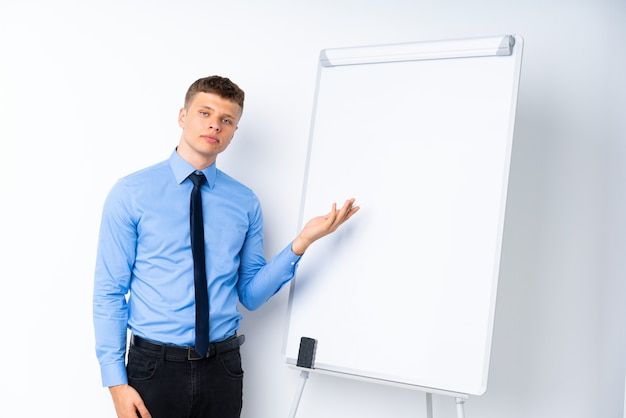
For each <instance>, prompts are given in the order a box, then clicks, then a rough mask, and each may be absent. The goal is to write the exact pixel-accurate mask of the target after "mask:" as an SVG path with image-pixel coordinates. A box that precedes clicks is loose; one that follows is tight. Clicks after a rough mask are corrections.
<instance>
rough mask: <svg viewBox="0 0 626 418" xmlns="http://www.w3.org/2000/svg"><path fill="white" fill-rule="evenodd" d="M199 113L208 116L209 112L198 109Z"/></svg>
mask: <svg viewBox="0 0 626 418" xmlns="http://www.w3.org/2000/svg"><path fill="white" fill-rule="evenodd" d="M200 115H202V116H209V112H205V111H200Z"/></svg>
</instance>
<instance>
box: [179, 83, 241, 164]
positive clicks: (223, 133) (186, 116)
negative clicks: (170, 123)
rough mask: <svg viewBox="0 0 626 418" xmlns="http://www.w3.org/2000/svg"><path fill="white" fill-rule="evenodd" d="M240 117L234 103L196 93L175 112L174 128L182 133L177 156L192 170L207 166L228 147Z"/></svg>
mask: <svg viewBox="0 0 626 418" xmlns="http://www.w3.org/2000/svg"><path fill="white" fill-rule="evenodd" d="M240 118H241V108H240V107H239V105H238V104H237V103H235V102H232V101H230V100H228V99H224V98H222V97H220V96H218V95H217V94H213V93H197V94H196V95H195V96H194V98H193V100H192V101H191V103H190V104H189V105H188V106H187V107H186V108H182V109H180V112H179V113H178V125H179V126H180V127H181V128H182V130H183V132H182V134H181V137H180V142H179V144H178V148H177V152H178V154H179V155H180V156H181V157H183V158H184V159H185V160H186V161H187V162H189V163H190V164H191V165H193V166H194V167H195V168H196V169H199V170H202V169H204V168H206V167H208V166H210V165H211V164H213V163H214V162H215V160H216V159H217V155H218V154H219V153H220V152H222V151H224V150H225V149H226V148H227V147H228V145H229V144H230V141H231V140H232V139H233V136H234V135H235V131H236V130H237V124H238V123H239V119H240Z"/></svg>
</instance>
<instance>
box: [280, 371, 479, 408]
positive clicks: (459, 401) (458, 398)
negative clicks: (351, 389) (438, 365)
mask: <svg viewBox="0 0 626 418" xmlns="http://www.w3.org/2000/svg"><path fill="white" fill-rule="evenodd" d="M289 367H290V368H295V369H296V370H300V380H299V381H298V387H297V389H296V393H295V395H294V398H293V401H292V404H291V410H290V412H289V418H296V413H297V412H298V406H299V405H300V400H301V399H302V394H303V393H304V387H305V385H306V382H307V380H308V379H309V375H310V372H313V373H317V374H325V375H330V376H339V375H341V376H340V377H344V378H345V377H348V378H351V379H355V380H360V381H364V382H370V383H377V384H386V385H390V386H396V387H402V388H405V389H411V390H419V391H425V395H426V418H434V415H433V394H436V395H442V396H447V397H450V398H454V400H455V402H456V418H465V402H466V401H467V398H468V395H466V394H461V393H454V392H448V391H442V390H438V389H431V388H422V387H419V386H413V385H406V384H402V383H398V382H384V381H377V380H376V379H370V378H367V377H364V376H351V375H343V374H338V373H336V372H333V371H328V370H323V369H313V368H305V367H300V366H293V365H290V366H289Z"/></svg>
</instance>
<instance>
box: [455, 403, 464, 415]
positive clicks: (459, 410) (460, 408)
mask: <svg viewBox="0 0 626 418" xmlns="http://www.w3.org/2000/svg"><path fill="white" fill-rule="evenodd" d="M464 405H465V399H463V398H456V416H457V418H465V408H464Z"/></svg>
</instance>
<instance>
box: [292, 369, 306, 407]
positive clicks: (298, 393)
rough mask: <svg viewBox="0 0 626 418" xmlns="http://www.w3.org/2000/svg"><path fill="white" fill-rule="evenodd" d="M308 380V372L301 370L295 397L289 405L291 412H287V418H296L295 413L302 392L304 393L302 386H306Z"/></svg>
mask: <svg viewBox="0 0 626 418" xmlns="http://www.w3.org/2000/svg"><path fill="white" fill-rule="evenodd" d="M308 378H309V372H308V371H306V370H302V371H301V372H300V381H299V382H298V390H297V391H296V396H295V397H294V398H293V403H292V404H291V412H289V418H296V412H298V405H300V399H301V398H302V392H304V385H305V384H306V380H307V379H308Z"/></svg>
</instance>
